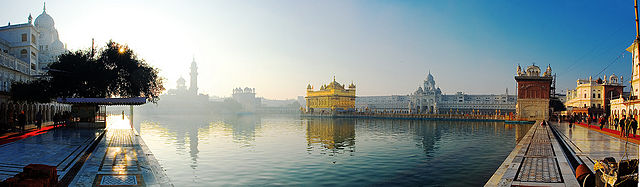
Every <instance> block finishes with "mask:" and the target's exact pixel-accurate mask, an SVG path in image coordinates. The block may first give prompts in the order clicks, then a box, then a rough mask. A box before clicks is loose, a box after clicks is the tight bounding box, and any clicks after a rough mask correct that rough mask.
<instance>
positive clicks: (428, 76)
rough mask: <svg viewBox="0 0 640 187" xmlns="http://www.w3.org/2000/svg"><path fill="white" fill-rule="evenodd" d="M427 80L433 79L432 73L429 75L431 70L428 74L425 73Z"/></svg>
mask: <svg viewBox="0 0 640 187" xmlns="http://www.w3.org/2000/svg"><path fill="white" fill-rule="evenodd" d="M427 80H428V81H432V80H433V75H431V72H429V75H427Z"/></svg>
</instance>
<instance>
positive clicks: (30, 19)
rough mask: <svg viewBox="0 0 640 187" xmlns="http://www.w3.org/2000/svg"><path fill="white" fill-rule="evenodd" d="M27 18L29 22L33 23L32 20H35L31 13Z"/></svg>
mask: <svg viewBox="0 0 640 187" xmlns="http://www.w3.org/2000/svg"><path fill="white" fill-rule="evenodd" d="M27 19H28V20H29V24H31V22H32V21H33V17H32V16H31V13H29V17H28V18H27Z"/></svg>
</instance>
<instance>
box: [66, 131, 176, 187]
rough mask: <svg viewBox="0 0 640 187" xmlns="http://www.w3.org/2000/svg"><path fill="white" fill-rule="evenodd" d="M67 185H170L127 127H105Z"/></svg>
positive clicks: (155, 162) (145, 147)
mask: <svg viewBox="0 0 640 187" xmlns="http://www.w3.org/2000/svg"><path fill="white" fill-rule="evenodd" d="M70 186H172V185H171V183H170V181H169V178H168V177H167V175H166V174H165V172H164V170H163V169H162V167H160V164H159V163H158V161H157V160H156V159H155V158H154V156H153V154H151V151H150V150H149V149H148V148H147V146H146V145H145V144H144V141H142V139H141V138H140V136H138V135H136V133H134V131H133V130H131V129H107V132H106V135H105V138H104V139H102V141H101V142H100V143H99V144H98V146H97V147H96V149H95V151H94V152H93V153H92V154H91V156H90V157H89V159H88V160H87V161H86V163H85V164H84V166H83V167H82V169H81V170H80V171H79V172H78V174H77V175H76V177H75V178H74V179H73V181H71V184H70Z"/></svg>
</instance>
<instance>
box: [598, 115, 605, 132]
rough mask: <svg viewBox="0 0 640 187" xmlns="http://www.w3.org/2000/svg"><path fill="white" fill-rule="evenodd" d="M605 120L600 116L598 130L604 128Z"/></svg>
mask: <svg viewBox="0 0 640 187" xmlns="http://www.w3.org/2000/svg"><path fill="white" fill-rule="evenodd" d="M605 122H606V121H605V119H604V116H600V118H599V119H598V123H599V124H600V130H602V128H604V124H605Z"/></svg>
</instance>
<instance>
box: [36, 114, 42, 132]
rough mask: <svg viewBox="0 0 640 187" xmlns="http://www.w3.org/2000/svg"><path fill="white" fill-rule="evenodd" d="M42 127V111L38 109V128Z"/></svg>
mask: <svg viewBox="0 0 640 187" xmlns="http://www.w3.org/2000/svg"><path fill="white" fill-rule="evenodd" d="M41 127H42V112H41V111H38V113H37V114H36V128H38V129H40V128H41Z"/></svg>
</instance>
